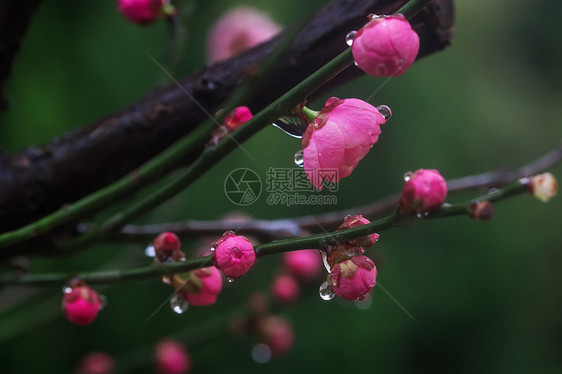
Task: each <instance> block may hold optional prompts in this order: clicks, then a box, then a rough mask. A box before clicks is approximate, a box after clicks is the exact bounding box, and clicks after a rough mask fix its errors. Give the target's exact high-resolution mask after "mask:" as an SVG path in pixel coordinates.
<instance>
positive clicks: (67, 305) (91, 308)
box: [62, 286, 102, 325]
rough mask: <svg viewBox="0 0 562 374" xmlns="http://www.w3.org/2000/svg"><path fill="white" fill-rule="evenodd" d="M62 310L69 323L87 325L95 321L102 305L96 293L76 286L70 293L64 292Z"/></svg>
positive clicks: (87, 288) (85, 287) (86, 287)
mask: <svg viewBox="0 0 562 374" xmlns="http://www.w3.org/2000/svg"><path fill="white" fill-rule="evenodd" d="M62 308H63V311H64V315H65V316H66V318H67V319H68V320H69V321H70V322H72V323H74V324H76V325H89V324H90V323H92V322H94V320H95V319H96V317H97V315H98V313H99V311H100V310H101V308H102V303H101V301H100V298H99V295H98V293H97V292H96V291H94V290H93V289H91V288H90V287H88V286H77V287H73V288H72V289H71V290H70V292H65V294H64V296H63V298H62Z"/></svg>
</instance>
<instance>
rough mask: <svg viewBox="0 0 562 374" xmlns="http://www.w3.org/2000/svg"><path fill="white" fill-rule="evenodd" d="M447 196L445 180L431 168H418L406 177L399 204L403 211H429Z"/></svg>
mask: <svg viewBox="0 0 562 374" xmlns="http://www.w3.org/2000/svg"><path fill="white" fill-rule="evenodd" d="M445 197H447V182H445V179H444V178H443V177H442V176H441V174H439V172H438V171H437V170H433V169H419V170H416V171H415V172H413V173H412V174H410V175H409V177H407V180H406V183H405V184H404V187H402V196H401V197H400V206H401V207H402V210H403V211H404V212H405V213H430V212H433V211H436V210H437V209H439V207H441V205H442V204H443V202H444V201H445Z"/></svg>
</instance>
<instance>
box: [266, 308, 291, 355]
mask: <svg viewBox="0 0 562 374" xmlns="http://www.w3.org/2000/svg"><path fill="white" fill-rule="evenodd" d="M257 328H258V334H259V335H260V340H261V341H262V342H263V343H264V344H266V345H267V346H269V348H270V349H271V354H272V356H273V357H281V356H283V355H285V354H287V352H289V350H290V349H291V347H292V346H293V342H294V340H295V334H294V332H293V327H292V326H291V324H290V323H289V321H287V320H286V319H284V318H281V317H279V316H273V315H269V316H265V317H261V318H260V319H259V320H258V323H257Z"/></svg>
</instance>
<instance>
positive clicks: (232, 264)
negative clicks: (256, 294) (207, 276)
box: [213, 231, 256, 278]
mask: <svg viewBox="0 0 562 374" xmlns="http://www.w3.org/2000/svg"><path fill="white" fill-rule="evenodd" d="M255 262H256V253H255V252H254V247H253V246H252V243H250V241H249V240H248V239H246V238H245V237H243V236H240V235H235V234H234V233H233V232H232V231H227V232H226V233H224V234H223V236H222V238H221V239H220V240H219V241H218V242H217V247H216V249H215V251H214V252H213V265H215V266H216V267H217V268H218V269H219V270H221V271H222V272H223V273H224V275H226V276H227V277H230V278H238V277H240V276H242V275H243V274H244V273H246V272H247V271H248V270H250V268H251V267H252V266H254V263H255Z"/></svg>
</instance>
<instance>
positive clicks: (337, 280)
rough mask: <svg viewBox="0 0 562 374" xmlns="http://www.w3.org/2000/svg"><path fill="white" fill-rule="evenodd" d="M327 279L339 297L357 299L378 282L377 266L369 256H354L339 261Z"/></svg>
mask: <svg viewBox="0 0 562 374" xmlns="http://www.w3.org/2000/svg"><path fill="white" fill-rule="evenodd" d="M327 281H328V284H329V285H330V286H331V287H332V290H333V291H334V292H335V294H336V295H338V296H339V297H341V298H344V299H346V300H356V299H359V298H361V297H363V296H365V295H366V294H367V293H368V292H370V291H371V289H373V287H375V285H376V284H377V268H376V267H375V263H374V262H373V261H372V260H371V259H370V258H369V257H367V256H354V257H351V258H349V259H346V260H343V261H341V262H339V263H337V264H336V265H335V266H334V267H333V268H332V272H331V273H330V274H328V278H327Z"/></svg>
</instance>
